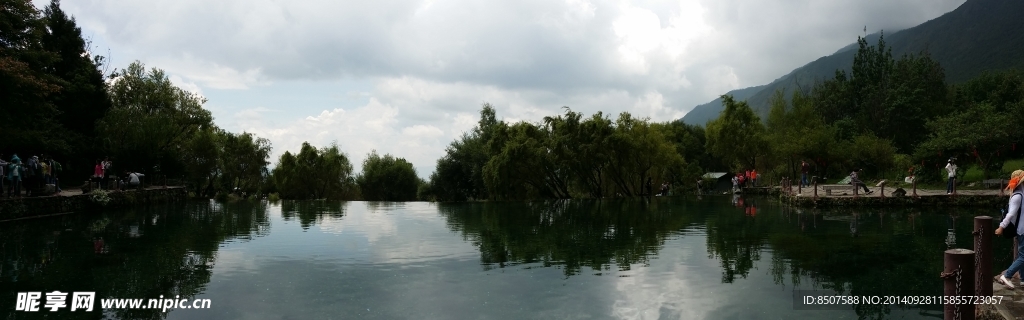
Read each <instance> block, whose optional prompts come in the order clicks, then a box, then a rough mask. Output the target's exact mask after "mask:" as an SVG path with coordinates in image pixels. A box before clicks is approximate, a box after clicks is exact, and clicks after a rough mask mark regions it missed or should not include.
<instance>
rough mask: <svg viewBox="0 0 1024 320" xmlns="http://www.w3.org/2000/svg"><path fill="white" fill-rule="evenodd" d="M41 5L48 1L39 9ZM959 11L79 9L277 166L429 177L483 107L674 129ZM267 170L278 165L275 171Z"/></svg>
mask: <svg viewBox="0 0 1024 320" xmlns="http://www.w3.org/2000/svg"><path fill="white" fill-rule="evenodd" d="M34 3H35V4H36V6H37V7H39V8H42V7H43V6H44V5H45V4H47V3H48V1H43V0H35V1H34ZM963 3H964V0H830V1H811V0H782V1H780V0H681V1H628V0H610V1H590V0H520V1H478V0H477V1H474V0H447V1H446V0H422V1H399V0H377V1H349V0H335V1H283V0H218V1H197V0H175V1H164V0H147V1H123V0H102V1H99V0H76V1H64V2H62V3H61V7H62V8H63V9H64V10H65V11H66V12H67V13H68V14H70V15H72V16H74V17H75V19H76V21H77V23H78V25H79V26H80V27H81V28H82V34H83V36H84V37H85V38H86V39H87V40H90V41H91V44H92V48H91V50H90V51H91V52H92V53H93V54H98V55H103V56H106V57H107V58H108V61H109V63H108V65H107V66H105V68H106V73H111V72H112V71H113V70H114V69H115V68H117V69H120V68H125V67H127V66H128V65H129V64H131V63H132V62H133V61H136V60H137V61H140V62H142V63H144V64H145V65H146V67H148V68H159V69H162V70H164V71H166V72H167V74H168V75H169V77H170V79H171V80H172V82H173V83H175V84H176V85H178V86H179V87H181V88H183V89H186V90H189V91H192V92H195V93H198V94H200V95H202V96H204V97H205V98H206V99H207V103H206V104H205V105H204V107H206V108H207V109H209V110H210V111H211V112H212V114H213V116H214V121H215V122H216V124H217V125H218V126H220V127H221V128H224V129H226V130H229V131H233V132H241V131H245V132H250V133H254V134H256V135H258V136H260V137H264V138H268V139H270V141H271V143H272V146H273V153H272V159H271V162H276V161H277V158H278V157H279V156H280V155H281V154H282V153H284V152H285V151H286V150H287V151H292V152H296V151H297V150H298V149H299V147H300V146H301V144H302V142H304V141H308V142H309V143H311V144H312V145H314V146H317V147H322V146H326V145H328V144H330V143H332V142H337V143H338V145H339V146H340V147H341V149H342V150H343V151H345V153H346V154H348V156H349V159H350V161H351V162H352V163H353V165H354V166H355V168H356V170H360V168H361V163H362V161H363V160H364V159H365V158H366V155H367V154H368V153H369V152H370V151H371V150H376V151H377V152H378V153H380V154H385V153H390V154H392V155H394V156H396V157H402V158H405V159H406V160H408V161H409V162H411V163H413V165H414V166H415V167H416V170H417V174H418V175H420V176H421V177H424V178H425V177H427V176H429V175H430V173H431V172H432V171H433V170H434V165H435V163H436V161H437V159H438V158H440V157H442V156H443V155H444V153H445V148H446V147H447V146H448V144H449V143H451V142H452V141H454V140H456V139H459V137H460V136H461V135H462V134H463V133H464V132H467V131H468V130H471V129H472V128H473V127H474V126H475V125H476V121H477V120H478V119H479V111H480V108H481V105H482V104H483V103H490V104H492V105H493V106H494V107H495V108H496V110H497V115H498V118H499V119H503V120H505V121H509V122H515V121H530V122H539V121H542V119H543V117H545V116H553V115H557V114H561V113H563V112H564V111H563V109H562V108H563V107H569V108H571V109H572V110H574V111H579V112H582V113H584V114H585V115H590V114H593V113H596V112H598V111H600V112H603V113H604V114H606V115H609V116H610V117H615V116H616V115H618V114H619V113H621V112H629V113H631V114H633V115H634V116H639V117H647V118H650V119H651V120H653V121H669V120H674V119H678V118H680V117H682V116H683V115H684V114H685V113H686V112H687V111H689V110H690V109H692V108H693V107H694V106H696V105H698V104H702V103H706V102H708V101H711V100H712V99H714V98H715V97H717V96H718V95H721V94H724V93H726V92H728V91H729V90H732V89H739V88H745V87H750V86H756V85H762V84H767V83H769V82H771V81H772V80H774V79H777V78H779V77H782V76H783V75H785V74H786V73H788V72H789V71H791V70H793V69H795V68H797V67H800V66H802V65H804V64H806V63H808V62H810V61H813V60H814V59H817V58H819V57H822V56H826V55H829V54H832V53H834V52H835V51H837V50H838V49H840V48H842V47H843V46H845V45H848V44H851V43H854V42H855V41H856V39H857V36H858V35H864V34H865V30H866V31H867V33H874V32H878V31H879V30H887V31H894V30H900V29H905V28H909V27H912V26H915V25H918V24H920V23H922V22H925V21H928V20H930V19H934V18H936V17H939V16H940V15H942V14H944V13H946V12H949V11H952V10H953V9H955V8H956V7H958V6H959V5H961V4H963ZM272 165H273V164H272Z"/></svg>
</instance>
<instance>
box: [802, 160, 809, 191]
mask: <svg viewBox="0 0 1024 320" xmlns="http://www.w3.org/2000/svg"><path fill="white" fill-rule="evenodd" d="M810 171H811V166H810V165H808V164H807V160H800V186H801V187H806V186H810V185H811V184H810V183H807V173H808V172H810Z"/></svg>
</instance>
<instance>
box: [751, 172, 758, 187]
mask: <svg viewBox="0 0 1024 320" xmlns="http://www.w3.org/2000/svg"><path fill="white" fill-rule="evenodd" d="M750 184H751V185H753V186H754V187H757V168H754V169H750Z"/></svg>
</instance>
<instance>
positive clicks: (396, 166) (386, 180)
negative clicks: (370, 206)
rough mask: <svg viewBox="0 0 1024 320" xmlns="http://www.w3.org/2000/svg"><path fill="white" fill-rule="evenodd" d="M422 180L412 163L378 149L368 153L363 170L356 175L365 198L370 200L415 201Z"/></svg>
mask: <svg viewBox="0 0 1024 320" xmlns="http://www.w3.org/2000/svg"><path fill="white" fill-rule="evenodd" d="M420 181H421V180H420V178H419V177H418V176H417V175H416V169H415V168H413V166H412V163H409V162H408V161H406V160H405V159H403V158H396V157H394V156H392V155H390V154H385V155H384V156H381V155H378V154H377V151H371V152H370V153H369V154H367V155H366V160H363V172H362V174H360V175H359V176H358V177H356V184H358V185H359V191H360V193H361V194H362V196H363V199H364V200H369V201H414V200H416V192H417V191H418V189H419V186H420Z"/></svg>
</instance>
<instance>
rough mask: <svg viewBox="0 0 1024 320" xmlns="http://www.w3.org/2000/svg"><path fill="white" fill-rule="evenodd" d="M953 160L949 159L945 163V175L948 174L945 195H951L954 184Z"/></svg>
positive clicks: (954, 168) (954, 167)
mask: <svg viewBox="0 0 1024 320" xmlns="http://www.w3.org/2000/svg"><path fill="white" fill-rule="evenodd" d="M953 160H956V159H954V158H949V161H948V162H946V173H948V177H949V180H947V181H946V194H953V184H954V183H956V164H955V163H953Z"/></svg>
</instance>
